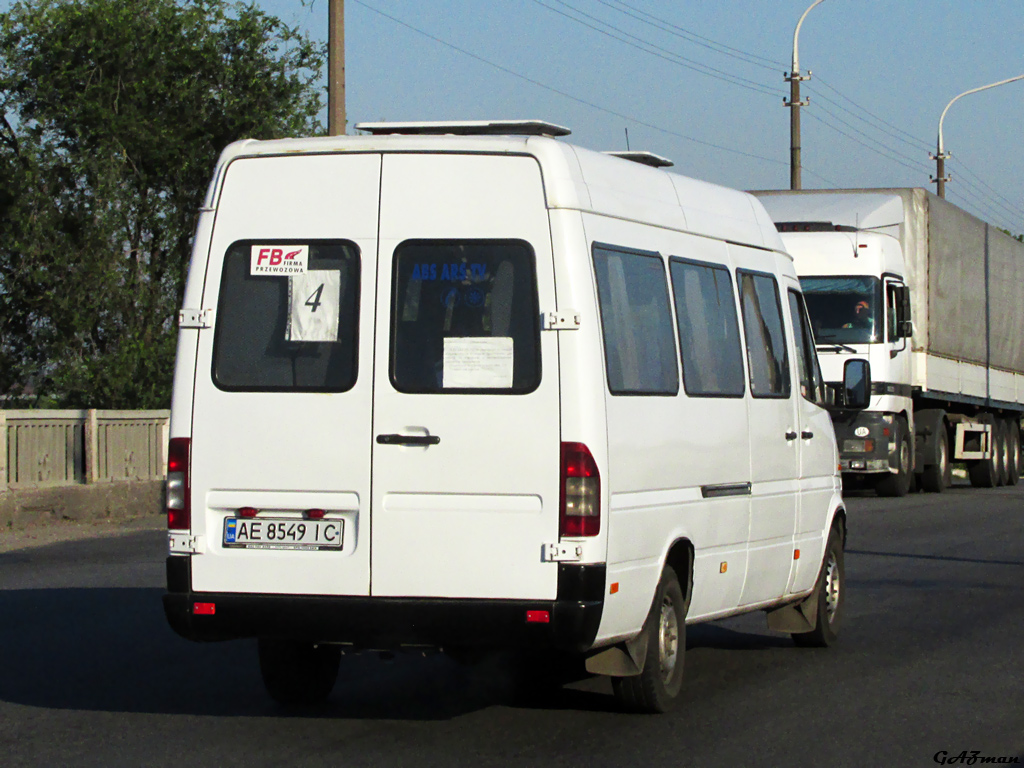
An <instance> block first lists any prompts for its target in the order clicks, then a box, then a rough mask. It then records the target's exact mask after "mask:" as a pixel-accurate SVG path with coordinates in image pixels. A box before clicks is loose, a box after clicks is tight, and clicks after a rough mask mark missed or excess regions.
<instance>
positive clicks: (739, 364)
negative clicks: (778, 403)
mask: <svg viewBox="0 0 1024 768" xmlns="http://www.w3.org/2000/svg"><path fill="white" fill-rule="evenodd" d="M669 271H670V272H671V274H672V291H673V293H674V294H675V301H676V324H677V325H678V327H679V348H680V353H681V355H682V362H683V388H684V389H685V390H686V394H688V395H690V396H694V397H712V396H718V397H742V396H743V393H744V391H745V390H746V384H745V382H744V378H743V351H742V349H741V346H740V329H739V321H738V320H737V319H736V296H735V294H734V293H733V288H732V278H731V277H730V275H729V270H728V269H726V268H725V267H721V266H717V265H713V264H704V263H700V262H693V261H685V260H683V259H679V258H676V257H673V258H672V259H671V261H670V263H669Z"/></svg>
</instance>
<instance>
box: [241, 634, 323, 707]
mask: <svg viewBox="0 0 1024 768" xmlns="http://www.w3.org/2000/svg"><path fill="white" fill-rule="evenodd" d="M258 646H259V655H260V673H261V674H262V676H263V685H264V686H266V689H267V693H269V694H270V696H271V698H273V699H274V700H275V701H276V702H278V703H279V704H283V705H284V706H286V707H303V706H312V705H315V704H322V703H323V702H324V701H325V700H326V699H327V696H328V695H329V694H330V692H331V689H332V688H333V687H334V683H335V681H336V680H337V679H338V666H339V664H340V663H341V650H340V649H339V648H338V647H337V646H333V645H315V644H313V643H306V642H300V641H297V640H279V639H275V638H266V637H261V638H260V639H259V641H258Z"/></svg>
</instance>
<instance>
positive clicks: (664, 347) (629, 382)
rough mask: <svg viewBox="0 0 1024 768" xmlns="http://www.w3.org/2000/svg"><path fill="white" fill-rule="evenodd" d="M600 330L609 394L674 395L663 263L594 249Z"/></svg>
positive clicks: (657, 257) (676, 387)
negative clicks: (602, 337) (602, 339)
mask: <svg viewBox="0 0 1024 768" xmlns="http://www.w3.org/2000/svg"><path fill="white" fill-rule="evenodd" d="M594 273H595V274H596V276H597V300H598V304H599V305H600V309H601V331H602V333H603V336H604V353H605V360H606V365H607V371H608V390H609V391H610V392H611V393H612V394H613V395H674V394H676V393H678V392H679V367H678V363H677V362H676V359H677V358H676V341H675V334H674V333H673V331H672V310H671V308H670V306H669V298H668V283H667V282H666V279H665V263H664V261H662V258H661V256H660V255H658V254H657V253H648V252H641V251H629V250H625V249H621V250H620V249H618V248H613V247H611V246H602V245H594Z"/></svg>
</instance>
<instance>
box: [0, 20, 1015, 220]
mask: <svg viewBox="0 0 1024 768" xmlns="http://www.w3.org/2000/svg"><path fill="white" fill-rule="evenodd" d="M10 2H11V0H0V10H6V9H7V8H8V7H9V6H10ZM255 2H256V4H257V5H259V6H260V7H262V8H263V9H264V10H265V11H267V12H268V13H271V14H273V15H275V16H278V17H279V18H281V19H282V20H284V21H285V22H287V23H288V24H290V25H293V26H298V27H300V28H301V29H303V30H305V31H306V32H307V33H308V34H309V35H310V36H311V37H313V38H314V39H317V40H326V38H327V16H328V4H327V0H255ZM811 2H812V0H675V2H668V0H345V46H346V107H347V113H348V120H349V124H348V131H349V132H350V133H354V132H355V129H354V125H355V124H356V123H358V122H360V121H379V120H480V119H523V118H530V119H540V120H547V121H549V122H553V123H557V124H560V125H564V126H566V127H568V128H570V129H571V130H572V135H571V136H570V137H569V138H568V140H569V141H571V142H574V143H576V144H579V145H582V146H584V147H588V148H591V149H596V150H612V149H625V148H626V143H627V139H626V136H627V132H628V143H629V147H630V148H631V149H634V150H649V151H652V152H655V153H657V154H659V155H663V156H665V157H668V158H670V159H671V160H673V161H674V163H675V167H674V168H673V169H672V170H673V171H675V172H678V173H682V174H684V175H687V176H692V177H695V178H699V179H704V180H707V181H711V182H715V183H718V184H723V185H725V186H729V187H735V188H738V189H785V188H788V186H789V141H790V138H789V109H788V108H786V107H785V106H784V104H783V100H784V98H787V97H788V95H789V85H788V83H787V82H785V80H784V74H785V73H787V72H788V71H789V70H790V68H791V57H792V48H793V31H794V29H795V27H796V23H797V21H798V19H799V18H800V16H801V14H803V13H804V11H805V10H806V9H807V7H808V6H809V5H810V4H811ZM799 43H800V49H799V50H800V69H801V71H802V72H803V73H804V74H806V73H807V71H808V70H810V72H811V79H810V80H809V81H805V82H804V83H803V84H802V96H803V97H804V98H807V97H809V98H810V104H809V106H807V107H805V108H803V109H802V110H801V117H802V123H803V129H802V142H801V143H802V151H803V186H804V188H806V189H810V188H839V187H909V186H923V187H927V188H930V189H932V191H934V189H935V185H934V184H932V183H931V182H930V178H931V176H933V175H934V174H935V163H934V161H933V160H931V159H930V154H931V153H934V152H935V148H936V134H937V129H938V121H939V116H940V114H941V113H942V110H943V109H944V108H945V106H946V104H947V103H948V102H949V101H950V100H951V99H952V98H953V97H954V96H956V95H958V94H960V93H962V92H963V91H966V90H969V89H972V88H977V87H979V86H983V85H987V84H989V83H993V82H996V81H999V80H1003V79H1006V78H1009V77H1013V76H1016V75H1021V74H1024V0H824V2H822V3H820V4H819V5H817V6H815V7H814V8H813V10H811V11H810V13H809V14H808V15H807V18H806V20H805V22H804V24H803V26H802V28H801V31H800V40H799ZM324 87H325V89H326V72H325V73H324ZM325 122H326V119H325ZM943 134H944V139H945V148H946V150H947V151H948V152H951V153H952V157H951V158H950V159H949V160H947V161H946V172H947V174H951V175H952V181H950V182H949V183H948V184H947V185H946V197H947V198H948V199H949V200H951V201H952V202H954V203H956V204H958V205H960V206H962V207H964V208H966V209H967V210H969V211H971V212H972V213H974V214H975V215H978V216H980V217H981V218H983V219H985V220H987V221H989V222H991V223H993V224H996V225H998V226H1001V227H1003V228H1006V229H1009V230H1011V231H1012V232H1014V233H1015V234H1019V233H1024V156H1022V144H1024V141H1022V139H1024V80H1021V81H1018V82H1015V83H1010V84H1007V85H1003V86H1000V87H997V88H993V89H990V90H987V91H984V92H981V93H976V94H972V95H970V96H966V97H964V98H962V99H960V100H959V101H957V103H956V104H954V105H953V106H952V108H951V109H950V110H949V112H948V114H947V116H946V119H945V122H944V129H943Z"/></svg>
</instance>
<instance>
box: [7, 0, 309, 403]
mask: <svg viewBox="0 0 1024 768" xmlns="http://www.w3.org/2000/svg"><path fill="white" fill-rule="evenodd" d="M324 58H325V54H324V51H323V49H322V47H320V46H318V45H316V44H314V43H313V42H312V41H310V40H309V39H308V38H306V37H305V36H303V35H301V34H300V33H299V32H298V31H296V30H294V29H290V28H289V27H287V26H286V25H284V24H283V23H282V22H281V21H280V20H278V19H276V18H274V17H272V16H269V15H267V14H266V13H264V12H263V11H261V10H259V9H258V8H256V7H254V6H252V5H242V4H238V3H229V2H226V1H225V0H191V1H190V0H132V2H124V0H24V1H23V2H17V3H15V4H14V5H13V6H12V7H11V8H10V10H9V11H8V12H7V13H6V14H2V15H0V103H2V107H3V121H2V122H0V395H2V394H8V395H11V394H17V393H19V392H21V391H22V390H23V388H25V387H26V386H28V387H30V388H31V389H32V390H34V392H35V393H36V395H35V397H36V402H42V403H49V404H54V405H61V406H67V407H86V406H88V407H101V408H102V407H105V408H148V407H166V406H167V405H168V404H169V402H170V383H171V372H172V368H173V361H174V349H175V343H176V326H175V322H174V321H175V319H176V313H177V309H178V307H179V306H180V302H181V297H182V293H183V289H184V279H185V274H186V270H187V265H188V258H189V253H190V247H191V241H192V237H193V234H194V229H195V221H196V214H197V211H198V209H199V207H200V206H201V204H202V201H203V197H204V194H205V191H206V187H207V184H208V182H209V179H210V176H211V174H212V171H213V168H214V165H215V163H216V159H217V156H218V154H219V153H220V151H221V150H222V149H223V148H224V147H225V146H226V145H227V144H229V143H230V142H232V141H235V140H237V139H241V138H259V139H270V138H279V137H282V136H302V135H310V134H315V133H320V132H321V126H320V125H319V123H318V120H317V115H318V114H319V113H320V111H321V107H322V94H321V91H320V88H319V87H318V82H319V78H320V73H321V70H322V67H323V63H324Z"/></svg>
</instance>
